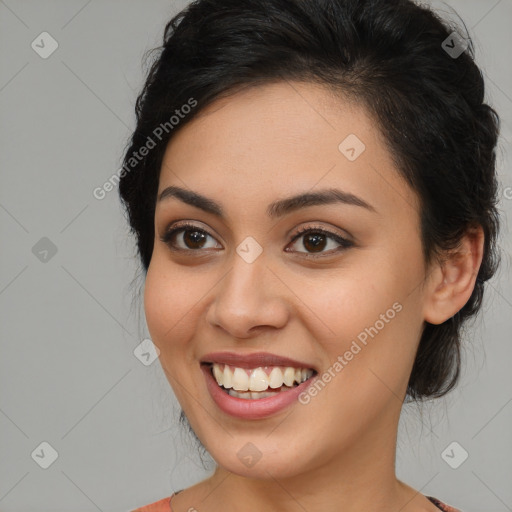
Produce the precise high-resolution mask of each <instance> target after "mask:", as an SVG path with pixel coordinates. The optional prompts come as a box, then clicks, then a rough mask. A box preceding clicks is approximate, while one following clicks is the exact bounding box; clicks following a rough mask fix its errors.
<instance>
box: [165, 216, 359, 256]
mask: <svg viewBox="0 0 512 512" xmlns="http://www.w3.org/2000/svg"><path fill="white" fill-rule="evenodd" d="M182 231H183V232H185V231H198V232H199V233H203V234H205V235H208V236H210V237H212V238H214V237H213V236H212V235H210V233H208V232H207V231H205V230H204V229H200V228H198V227H197V226H194V225H193V224H189V223H183V224H180V225H179V226H176V227H174V228H172V229H169V230H168V231H167V232H166V233H165V234H164V236H162V237H161V238H160V240H161V241H162V242H164V243H165V244H167V246H168V247H169V249H171V251H175V252H179V251H180V252H199V251H201V249H182V248H181V247H180V248H176V247H174V245H173V244H172V243H171V240H172V239H173V237H174V236H175V235H176V234H178V233H179V232H182ZM307 233H320V234H322V235H325V236H326V237H327V238H329V239H331V240H334V241H335V242H336V243H338V244H340V246H341V247H339V248H338V249H336V250H334V251H333V250H330V251H327V252H323V253H317V254H315V253H308V252H302V251H297V252H299V254H303V255H305V256H306V257H307V258H312V259H315V258H322V257H325V256H332V255H333V254H334V253H338V252H341V251H343V250H345V249H348V248H350V247H352V246H353V245H354V244H353V242H351V241H350V240H347V239H346V238H343V237H341V236H339V235H337V234H336V233H333V232H331V231H327V230H325V229H323V228H315V227H304V228H300V229H299V230H298V231H297V233H296V234H295V235H293V237H292V239H291V242H290V243H294V242H295V241H296V240H297V239H299V238H300V237H301V236H304V235H305V234H307ZM287 252H290V251H287Z"/></svg>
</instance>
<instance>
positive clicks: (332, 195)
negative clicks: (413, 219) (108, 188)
mask: <svg viewBox="0 0 512 512" xmlns="http://www.w3.org/2000/svg"><path fill="white" fill-rule="evenodd" d="M173 197H174V198H176V199H179V200H180V201H182V202H184V203H186V204H188V205H190V206H194V207H196V208H199V209H201V210H203V211H205V212H207V213H211V214H213V215H216V216H217V217H220V218H222V219H223V218H224V216H225V215H224V210H223V208H222V206H221V205H220V204H218V203H216V202H215V201H214V200H213V199H209V198H208V197H205V196H203V195H201V194H198V193H197V192H192V191H191V190H187V189H184V188H181V187H176V186H170V187H167V188H165V189H164V190H163V191H162V192H161V193H160V195H159V196H158V202H161V201H164V200H167V199H170V198H173ZM336 203H342V204H347V205H352V206H359V207H362V208H365V209H367V210H369V211H371V212H374V213H377V210H376V209H375V208H374V207H373V206H372V205H371V204H369V203H367V202H366V201H364V200H363V199H361V198H360V197H358V196H356V195H354V194H351V193H350V192H344V191H342V190H339V189H335V188H331V189H326V190H320V191H318V192H306V193H304V194H298V195H296V196H292V197H287V198H285V199H279V200H277V201H274V202H273V203H271V204H269V205H268V207H267V215H268V216H269V217H270V218H271V219H275V218H278V217H282V216H284V215H286V214H288V213H291V212H293V211H296V210H299V209H301V208H306V207H308V206H317V205H327V204H336Z"/></svg>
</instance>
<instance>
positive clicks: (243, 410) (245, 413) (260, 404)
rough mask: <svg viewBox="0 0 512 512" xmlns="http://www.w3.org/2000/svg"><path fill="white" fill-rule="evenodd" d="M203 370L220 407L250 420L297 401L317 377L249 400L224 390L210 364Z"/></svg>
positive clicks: (214, 399)
mask: <svg viewBox="0 0 512 512" xmlns="http://www.w3.org/2000/svg"><path fill="white" fill-rule="evenodd" d="M201 370H202V371H203V374H204V376H205V379H206V386H207V388H208V391H209V392H210V395H211V397H212V398H213V401H214V402H215V403H216V404H217V405H218V407H219V409H221V410H222V411H224V412H225V413H226V414H229V415H230V416H235V417H237V418H243V419H248V420H257V419H261V418H266V417H268V416H272V415H273V414H276V413H277V412H279V411H282V410H283V409H285V408H286V407H288V406H289V405H290V404H292V403H293V402H295V401H296V400H297V399H298V397H299V395H300V394H301V393H302V392H303V391H305V390H306V389H307V388H308V387H309V386H310V385H311V384H312V382H313V381H314V380H315V378H314V377H312V378H310V379H308V380H307V381H305V382H303V383H302V384H299V385H298V386H297V387H295V388H292V389H290V390H289V391H281V392H280V393H278V394H276V395H274V396H269V397H267V398H257V399H252V400H248V399H244V398H236V397H234V396H231V395H228V393H226V392H225V391H223V390H222V389H221V388H220V386H219V385H218V384H217V381H216V380H215V379H214V378H213V375H212V373H211V370H210V366H208V365H201Z"/></svg>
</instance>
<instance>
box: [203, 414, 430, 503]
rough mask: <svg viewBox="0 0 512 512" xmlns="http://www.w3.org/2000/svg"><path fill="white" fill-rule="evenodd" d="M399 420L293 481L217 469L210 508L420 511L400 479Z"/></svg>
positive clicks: (387, 421) (383, 424) (207, 500)
mask: <svg viewBox="0 0 512 512" xmlns="http://www.w3.org/2000/svg"><path fill="white" fill-rule="evenodd" d="M398 418H399V411H398V414H395V413H394V414H393V417H390V416H387V418H385V419H384V421H382V422H380V423H379V424H378V425H374V428H373V429H372V430H371V431H369V432H366V433H365V434H364V435H363V436H361V432H358V433H357V440H355V439H354V440H353V442H347V443H346V446H347V447H346V448H345V449H344V450H343V451H342V452H340V450H339V448H337V447H332V452H331V453H333V454H334V455H333V456H332V457H331V458H330V459H329V458H328V459H327V460H325V459H322V460H321V461H318V463H317V465H316V466H315V465H314V463H311V465H310V466H309V467H308V469H307V470H306V471H305V472H304V473H301V474H297V475H294V476H293V477H288V478H281V477H279V475H274V474H272V470H271V469H269V470H268V471H267V473H268V478H267V479H254V478H248V477H246V476H241V475H237V474H235V473H232V472H230V471H228V470H226V469H224V468H221V467H218V468H217V469H216V471H215V472H214V474H213V476H212V477H211V478H210V479H209V480H208V482H209V484H210V485H209V489H208V490H207V492H206V493H205V496H207V497H205V506H206V505H208V510H212V511H216V510H219V511H220V510H222V511H223V512H230V511H232V510H239V509H240V507H241V505H242V504H243V509H244V510H246V511H247V512H252V511H257V510H258V511H259V510H266V511H268V512H274V511H275V512H278V511H279V512H288V511H290V512H291V511H296V510H298V509H303V510H322V511H323V512H331V511H332V512H338V511H340V510H343V512H363V511H364V512H367V511H368V510H379V511H381V512H387V511H389V512H391V511H396V510H401V511H402V512H409V511H410V510H418V507H417V504H418V502H419V501H421V499H423V500H424V499H425V498H423V496H422V495H420V494H418V493H416V492H415V491H414V490H413V489H411V488H410V487H408V486H406V485H404V484H403V483H402V482H400V481H398V480H397V478H396V475H395V450H396V433H397V427H398ZM307 449H308V448H307V447H304V450H305V451H307ZM413 502H414V503H413ZM413 505H416V507H414V506H413Z"/></svg>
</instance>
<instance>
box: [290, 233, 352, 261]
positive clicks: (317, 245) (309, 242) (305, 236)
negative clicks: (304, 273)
mask: <svg viewBox="0 0 512 512" xmlns="http://www.w3.org/2000/svg"><path fill="white" fill-rule="evenodd" d="M301 238H302V246H303V247H304V248H305V249H306V254H308V256H312V257H315V256H316V255H317V254H318V253H319V255H320V256H323V255H324V254H325V253H326V252H328V253H329V254H330V253H333V252H339V251H341V250H343V249H347V248H349V247H351V246H352V245H353V243H352V242H350V241H349V240H347V239H346V238H343V237H341V236H339V235H337V234H336V233H332V232H330V231H326V230H325V229H321V228H305V229H302V230H300V231H299V232H298V233H297V234H296V235H295V236H294V237H293V239H292V242H293V243H295V241H296V240H298V239H301ZM329 242H331V245H334V250H329V251H324V249H325V248H326V247H327V246H328V245H329ZM336 245H338V246H339V247H338V248H336ZM307 251H311V253H308V252H307ZM297 252H303V251H297Z"/></svg>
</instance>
